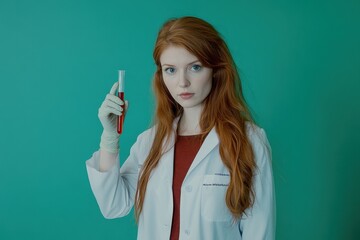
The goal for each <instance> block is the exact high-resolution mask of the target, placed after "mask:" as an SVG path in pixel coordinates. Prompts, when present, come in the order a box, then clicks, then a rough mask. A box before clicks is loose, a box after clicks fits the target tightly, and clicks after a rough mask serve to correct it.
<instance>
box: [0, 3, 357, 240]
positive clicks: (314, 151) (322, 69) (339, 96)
mask: <svg viewBox="0 0 360 240" xmlns="http://www.w3.org/2000/svg"><path fill="white" fill-rule="evenodd" d="M359 13H360V2H359V1H355V0H354V1H351V0H346V1H340V0H330V1H310V0H304V1H285V0H283V1H276V0H274V1H264V0H259V1H225V0H224V1H210V2H209V1H205V0H200V1H194V0H192V1H190V0H186V1H163V0H153V1H142V2H141V1H94V0H92V1H89V0H87V1H85V0H79V1H74V0H61V1H60V0H59V1H55V0H52V1H51V0H49V1H45V0H41V1H35V0H34V1H16V0H0V34H1V37H0V80H1V81H0V82H1V95H0V97H1V99H0V104H1V108H0V111H1V124H0V141H1V142H0V148H1V154H0V194H1V195H0V239H88V240H90V239H135V238H136V231H137V230H136V224H135V221H134V217H133V214H130V215H129V216H127V217H125V218H122V219H115V220H106V219H104V218H103V217H102V215H101V213H100V211H99V209H98V206H97V204H96V201H95V198H94V197H93V195H92V192H91V189H90V186H89V183H88V179H87V174H86V169H85V160H87V159H88V158H89V157H90V156H91V154H92V153H93V152H94V151H95V150H97V148H98V145H99V140H100V133H101V130H102V128H101V124H100V122H99V121H98V118H97V111H98V108H99V107H100V105H101V103H102V101H103V99H104V98H105V95H106V93H107V92H108V91H109V90H110V88H111V86H112V84H113V83H114V82H115V81H116V80H117V70H118V69H126V71H127V73H126V74H127V79H126V80H127V85H126V98H127V99H128V100H129V102H130V108H129V111H128V115H127V119H126V123H125V132H124V134H123V135H122V137H121V149H122V151H121V158H122V159H125V158H126V156H127V154H128V152H129V148H130V146H131V145H132V144H133V143H134V141H135V139H136V136H137V135H138V134H139V133H140V132H142V131H143V130H144V129H146V128H147V127H149V126H150V123H151V119H152V113H153V108H154V99H153V95H152V91H151V79H152V74H153V72H154V70H155V65H154V63H153V59H152V50H153V46H154V42H155V38H156V35H157V32H158V30H159V28H160V26H161V24H162V23H163V22H164V21H166V20H167V19H168V18H170V17H179V16H184V15H194V16H197V17H201V18H204V19H205V20H207V21H209V22H210V23H212V24H213V25H214V26H215V27H216V28H217V29H218V30H219V32H221V34H222V35H223V37H224V39H225V40H226V41H227V43H228V45H229V48H230V49H231V51H232V54H233V57H234V59H235V61H236V63H237V65H238V67H239V71H240V75H241V78H242V81H243V88H244V93H245V96H246V98H247V101H248V103H249V105H250V106H251V109H252V112H253V113H254V116H255V119H256V121H257V123H258V124H259V125H260V126H262V127H263V128H264V129H265V130H266V132H267V134H268V138H269V140H270V142H271V145H272V149H273V168H274V176H275V182H276V195H277V239H279V240H288V239H292V240H296V239H356V238H357V237H358V236H359V235H360V230H359V229H360V228H359V227H358V224H359V223H360V187H359V184H358V183H359V180H360V174H359V170H360V168H359V167H360V163H359V162H360V161H359V160H360V157H359V156H360V144H359V143H360V141H359V133H360V106H359V103H360V96H359V90H360V26H359V25H360V24H359V23H360V17H359V16H360V14H359Z"/></svg>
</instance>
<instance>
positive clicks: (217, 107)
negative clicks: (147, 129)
mask: <svg viewBox="0 0 360 240" xmlns="http://www.w3.org/2000/svg"><path fill="white" fill-rule="evenodd" d="M170 45H173V46H179V47H183V48H185V49H186V50H188V51H189V52H190V53H192V54H193V55H195V56H196V57H197V58H198V59H199V61H200V62H201V63H202V64H203V65H204V66H205V67H209V68H212V69H213V80H212V89H211V91H210V93H209V95H208V97H207V98H206V99H205V100H204V108H203V112H202V115H201V119H200V128H201V131H202V135H203V137H205V136H206V134H207V133H209V132H210V130H211V129H212V128H213V127H215V129H216V132H217V134H218V136H219V139H220V145H219V151H220V156H221V159H222V162H223V163H224V165H225V166H226V167H227V169H228V171H229V174H230V183H229V186H228V189H227V192H226V204H227V207H228V208H229V210H230V212H231V213H232V215H233V216H234V218H239V217H241V215H242V214H243V213H244V211H245V209H247V208H248V207H250V206H252V204H253V199H254V191H253V188H252V181H253V174H254V171H255V167H256V164H255V161H254V153H253V150H252V147H251V144H250V142H249V140H248V138H247V134H246V124H245V123H246V122H247V121H249V122H253V120H252V118H251V115H250V112H249V110H248V108H247V105H246V102H245V100H244V97H243V94H242V89H241V83H240V77H239V74H238V72H237V70H236V65H235V63H234V61H233V59H232V56H231V54H230V51H229V49H228V47H227V45H226V43H225V42H224V40H223V39H222V38H221V37H220V35H219V33H218V32H217V31H216V30H215V29H214V27H213V26H212V25H210V24H209V23H207V22H205V21H204V20H201V19H199V18H195V17H182V18H178V19H171V20H169V21H167V22H166V23H165V24H164V25H163V27H162V28H161V29H160V31H159V33H158V37H157V41H156V44H155V48H154V53H153V57H154V60H155V63H156V65H157V70H156V73H155V76H154V81H153V84H154V90H155V96H156V103H157V106H156V115H155V123H156V135H155V138H154V142H153V145H152V148H151V151H150V153H149V156H148V157H147V159H146V160H145V162H144V165H143V169H142V171H141V174H140V177H139V182H138V187H137V191H136V197H135V214H136V219H138V218H139V216H140V213H141V211H142V207H143V203H144V198H145V192H146V186H147V182H148V180H149V176H150V173H151V171H152V170H153V169H154V168H155V167H156V166H157V164H158V162H159V161H160V158H161V156H162V153H163V151H164V150H165V149H163V143H164V141H166V140H168V139H169V137H170V135H171V134H172V131H173V121H174V119H175V118H176V117H179V116H181V114H182V112H183V110H182V107H181V106H180V105H179V104H178V103H177V102H176V101H175V100H174V99H173V98H172V96H171V95H170V93H169V91H168V90H167V88H166V86H165V84H164V81H163V78H162V72H161V63H160V56H161V54H162V52H163V51H164V50H165V49H166V48H167V47H169V46H170Z"/></svg>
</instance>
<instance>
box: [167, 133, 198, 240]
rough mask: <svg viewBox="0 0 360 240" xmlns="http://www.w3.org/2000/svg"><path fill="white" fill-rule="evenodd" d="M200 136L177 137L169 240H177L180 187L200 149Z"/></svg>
mask: <svg viewBox="0 0 360 240" xmlns="http://www.w3.org/2000/svg"><path fill="white" fill-rule="evenodd" d="M201 144H202V141H201V135H192V136H177V139H176V143H175V150H174V151H175V152H174V175H173V186H172V188H173V201H174V211H173V219H172V225H171V234H170V240H178V239H179V228H180V193H181V185H182V182H183V180H184V178H185V176H186V173H187V172H188V170H189V168H190V165H191V163H192V162H193V160H194V158H195V156H196V154H197V152H198V151H199V149H200V147H201Z"/></svg>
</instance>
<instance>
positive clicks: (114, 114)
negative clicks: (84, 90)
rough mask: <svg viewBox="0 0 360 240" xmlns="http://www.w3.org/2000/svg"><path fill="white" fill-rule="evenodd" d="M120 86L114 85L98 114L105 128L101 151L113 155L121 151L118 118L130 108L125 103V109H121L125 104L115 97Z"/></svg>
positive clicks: (117, 83)
mask: <svg viewBox="0 0 360 240" xmlns="http://www.w3.org/2000/svg"><path fill="white" fill-rule="evenodd" d="M118 85H119V82H116V83H114V85H113V86H112V88H111V90H110V93H108V94H107V95H106V98H105V100H104V101H103V103H102V104H101V106H100V108H99V112H98V117H99V119H100V122H101V125H102V126H103V128H104V130H103V132H102V134H101V141H100V149H104V150H106V151H108V152H111V153H117V152H118V151H119V138H120V134H118V133H117V130H116V128H117V118H118V116H121V115H122V114H125V113H126V110H127V107H128V101H125V109H124V108H123V107H121V106H123V105H124V102H123V101H122V100H121V99H120V98H119V97H118V96H116V95H115V93H116V89H117V88H118Z"/></svg>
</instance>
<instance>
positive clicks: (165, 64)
mask: <svg viewBox="0 0 360 240" xmlns="http://www.w3.org/2000/svg"><path fill="white" fill-rule="evenodd" d="M196 62H200V60H198V59H196V60H195V61H193V62H190V63H188V64H186V65H191V64H193V63H196ZM161 66H162V67H164V66H170V67H174V66H175V65H171V64H167V63H164V64H162V65H161Z"/></svg>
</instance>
